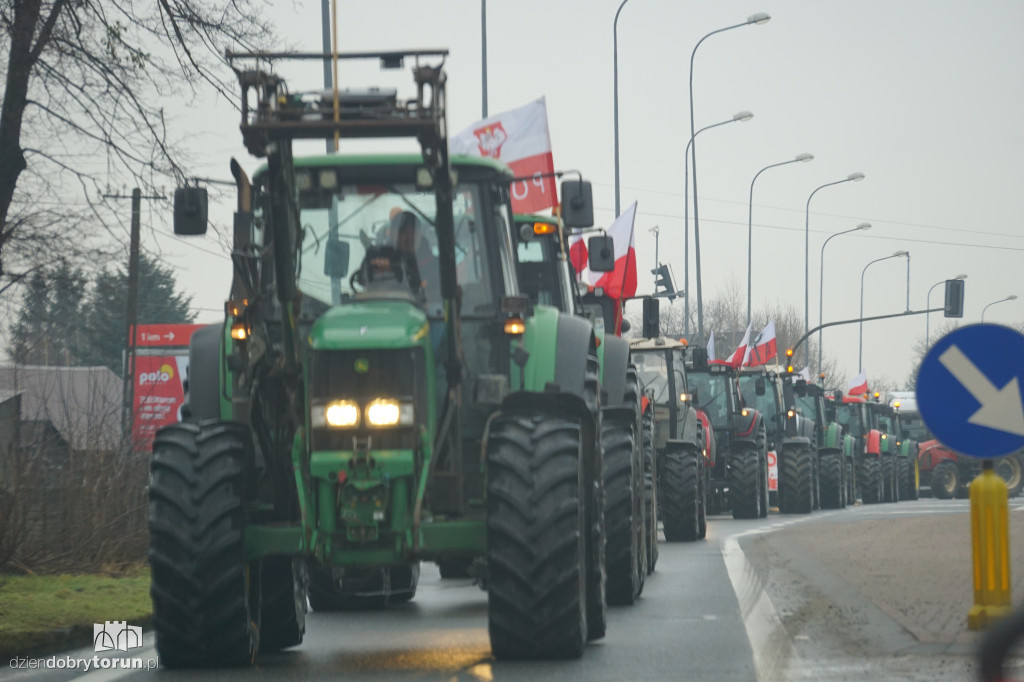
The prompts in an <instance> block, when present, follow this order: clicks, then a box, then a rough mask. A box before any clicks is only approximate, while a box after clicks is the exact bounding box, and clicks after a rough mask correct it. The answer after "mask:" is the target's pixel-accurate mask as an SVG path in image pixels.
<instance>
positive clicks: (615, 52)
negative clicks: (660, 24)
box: [612, 0, 629, 218]
mask: <svg viewBox="0 0 1024 682" xmlns="http://www.w3.org/2000/svg"><path fill="white" fill-rule="evenodd" d="M627 2H629V0H622V4H621V5H619V8H618V9H617V10H615V21H613V22H612V83H613V86H612V87H613V88H614V90H615V93H614V97H615V105H614V106H615V108H614V113H615V122H614V126H613V127H614V128H615V217H616V218H618V217H619V12H621V11H622V8H623V7H625V6H626V3H627Z"/></svg>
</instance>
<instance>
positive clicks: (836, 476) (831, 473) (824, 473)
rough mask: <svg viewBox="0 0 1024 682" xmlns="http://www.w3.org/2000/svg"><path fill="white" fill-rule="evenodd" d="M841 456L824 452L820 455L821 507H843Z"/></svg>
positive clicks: (836, 453)
mask: <svg viewBox="0 0 1024 682" xmlns="http://www.w3.org/2000/svg"><path fill="white" fill-rule="evenodd" d="M843 497H844V491H843V456H842V455H841V454H840V453H838V452H826V453H825V454H823V455H822V456H821V508H822V509H842V507H843Z"/></svg>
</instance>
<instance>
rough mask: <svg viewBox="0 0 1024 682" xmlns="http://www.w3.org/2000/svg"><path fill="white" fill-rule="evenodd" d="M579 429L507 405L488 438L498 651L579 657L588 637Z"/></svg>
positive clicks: (491, 603) (493, 633)
mask: <svg viewBox="0 0 1024 682" xmlns="http://www.w3.org/2000/svg"><path fill="white" fill-rule="evenodd" d="M584 478H585V475H584V470H583V453H582V433H581V428H580V425H579V424H578V423H576V422H573V421H570V420H567V419H562V418H558V417H552V416H541V415H515V414H505V415H501V416H499V417H497V418H496V419H494V421H493V422H492V423H491V428H490V438H489V439H488V441H487V570H488V580H487V589H488V592H487V597H488V618H487V620H488V631H489V633H490V637H491V652H492V653H493V654H494V657H495V658H497V659H499V660H505V659H534V658H579V657H580V656H582V655H583V650H584V648H585V647H586V643H587V544H588V543H587V528H586V498H587V496H588V492H587V490H586V488H585V485H584Z"/></svg>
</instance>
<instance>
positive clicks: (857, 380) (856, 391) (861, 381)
mask: <svg viewBox="0 0 1024 682" xmlns="http://www.w3.org/2000/svg"><path fill="white" fill-rule="evenodd" d="M846 392H847V393H849V394H850V395H866V394H867V392H868V375H867V374H866V373H864V372H861V373H860V374H858V375H857V376H855V377H854V378H853V379H851V380H850V387H849V388H847V389H846Z"/></svg>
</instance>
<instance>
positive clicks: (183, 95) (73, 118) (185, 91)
mask: <svg viewBox="0 0 1024 682" xmlns="http://www.w3.org/2000/svg"><path fill="white" fill-rule="evenodd" d="M266 4H267V3H266V2H265V0H263V1H261V2H258V3H243V2H238V0H156V1H155V2H132V1H131V0H74V1H73V2H72V1H69V0H48V1H46V0H14V2H13V3H3V4H0V60H6V63H4V62H3V61H0V69H2V70H3V73H4V76H5V80H4V92H3V104H2V108H0V292H2V291H3V290H4V289H5V288H6V286H9V284H10V282H11V281H12V280H17V279H18V278H19V277H20V276H23V275H24V273H23V272H13V271H11V267H10V264H11V263H18V264H19V265H21V266H24V267H27V265H26V264H25V262H23V261H25V259H26V258H27V256H28V255H29V254H32V255H40V249H39V248H38V247H39V245H40V244H44V245H45V246H46V247H47V248H49V249H59V250H60V251H62V252H63V253H64V254H65V255H67V252H69V251H73V250H74V249H75V248H79V249H81V248H82V247H83V246H85V245H86V244H88V243H89V242H88V240H87V239H83V236H84V235H82V234H76V235H74V237H73V238H69V237H70V236H71V235H70V230H71V229H72V228H74V226H75V225H76V223H77V222H79V221H81V220H82V219H83V218H84V217H86V216H88V217H91V218H92V224H93V225H97V224H98V225H103V226H104V227H105V228H106V229H107V230H108V231H110V232H111V233H112V234H114V236H120V235H118V234H116V233H114V229H115V228H113V227H111V226H106V225H105V223H104V220H103V216H102V215H101V214H100V213H98V212H97V211H95V210H94V207H93V206H92V205H90V203H89V198H93V199H94V198H95V197H96V196H97V195H98V194H100V193H101V192H102V191H103V190H104V189H105V188H107V187H110V185H111V184H113V185H114V186H121V185H122V184H123V183H124V184H128V183H130V184H131V185H133V186H139V187H143V188H146V189H148V190H152V189H153V188H155V187H157V186H159V185H161V184H162V183H166V182H168V181H173V180H174V179H178V180H180V179H181V178H182V177H183V176H184V175H185V172H184V170H183V168H184V166H183V164H184V163H185V162H186V156H185V154H184V151H183V149H182V147H181V145H180V144H179V142H178V138H179V137H180V136H181V135H175V134H174V133H173V132H172V131H171V130H170V129H169V126H168V122H167V120H166V118H165V115H164V104H165V103H167V102H168V101H170V99H171V98H174V101H176V102H178V103H179V104H183V105H187V104H188V103H189V101H192V100H194V99H195V97H196V96H197V95H198V94H199V93H200V90H201V89H202V88H204V87H206V88H212V89H213V90H214V91H216V92H219V93H220V94H221V95H224V96H226V97H227V99H228V101H234V100H235V99H236V98H235V96H234V87H233V85H231V83H230V81H231V80H233V78H232V77H231V74H230V72H229V71H228V69H227V67H226V65H225V64H224V61H223V57H222V55H223V53H224V50H225V49H226V48H229V47H230V48H235V49H259V48H260V47H263V46H264V45H265V44H266V43H268V42H269V41H270V40H272V35H273V32H272V30H271V26H270V25H269V24H268V22H267V21H266V20H264V19H263V18H262V13H261V10H262V9H263V7H264V6H265V5H266ZM68 209H71V210H68ZM62 235H63V238H62ZM43 255H44V256H45V251H44V252H43ZM44 262H45V258H44Z"/></svg>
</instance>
